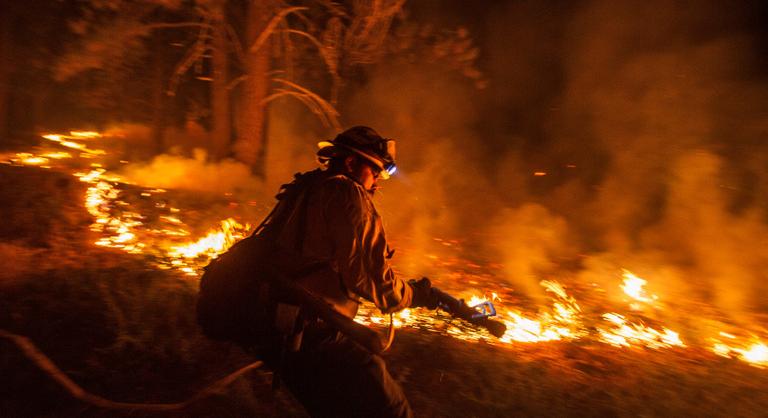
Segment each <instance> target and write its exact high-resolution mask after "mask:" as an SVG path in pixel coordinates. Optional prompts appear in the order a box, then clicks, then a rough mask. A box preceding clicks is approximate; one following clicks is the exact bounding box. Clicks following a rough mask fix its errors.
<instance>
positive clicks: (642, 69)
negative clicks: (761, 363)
mask: <svg viewBox="0 0 768 418" xmlns="http://www.w3.org/2000/svg"><path fill="white" fill-rule="evenodd" d="M487 13H488V17H489V18H488V22H489V26H488V27H486V28H474V31H475V32H474V33H476V34H477V36H478V39H479V46H480V48H481V50H482V51H483V56H484V58H483V59H484V65H485V71H486V72H487V75H488V77H489V81H490V85H489V88H488V89H487V90H485V91H478V90H476V89H475V88H474V87H473V86H472V85H471V84H470V83H468V82H466V80H462V79H461V78H460V77H459V76H457V75H455V74H452V73H451V72H450V71H447V70H445V69H444V68H442V67H441V66H440V65H439V63H424V62H419V61H418V60H411V61H408V60H405V59H403V60H395V61H393V62H389V63H388V64H387V66H386V68H384V67H382V68H379V69H378V70H377V71H374V72H373V74H372V77H371V78H370V79H369V80H368V82H367V83H366V84H365V85H364V86H363V87H362V88H360V89H358V91H357V92H356V93H355V94H354V95H353V96H352V97H350V98H347V103H346V109H345V112H344V115H345V124H346V125H347V126H351V125H355V124H367V125H371V126H373V127H375V128H376V129H378V130H379V131H380V132H381V133H382V134H383V135H385V136H391V137H394V138H397V139H399V140H400V141H399V143H398V145H399V150H398V151H399V158H398V159H399V163H400V167H401V174H400V175H399V177H398V179H395V180H391V181H389V182H386V183H384V184H383V186H384V187H383V189H382V190H381V192H380V197H379V207H380V210H381V212H382V214H383V216H384V219H385V222H386V225H387V227H388V233H389V236H390V239H391V241H393V242H394V243H395V244H396V245H395V246H396V247H397V244H398V243H401V244H403V245H402V248H404V249H406V250H407V251H404V252H402V253H400V254H398V255H397V257H396V259H395V264H396V265H397V266H398V268H400V269H401V270H402V271H403V272H404V273H405V274H408V275H417V274H431V275H433V277H435V279H436V281H437V282H438V283H439V281H440V275H441V274H443V273H445V271H441V267H440V266H439V265H437V264H435V263H433V262H432V261H431V260H432V259H430V258H429V256H430V255H435V254H437V255H447V254H449V251H450V249H449V248H446V247H445V246H443V245H440V242H438V241H436V240H435V238H440V239H456V240H460V241H462V242H464V243H465V244H466V245H465V248H469V250H468V253H467V254H463V256H465V257H467V258H469V259H473V258H474V259H477V260H479V261H485V262H496V263H501V264H502V265H503V267H504V269H503V271H504V277H501V278H500V280H506V281H508V284H509V285H511V286H512V287H513V288H515V289H517V290H518V291H520V292H521V293H523V294H526V295H528V296H530V297H534V298H535V297H537V296H539V295H540V293H541V292H540V290H539V286H538V281H539V280H541V279H544V278H549V277H556V278H560V279H561V280H564V281H566V282H568V281H569V280H571V281H572V280H576V281H578V283H581V284H587V283H596V284H598V285H600V286H601V287H603V288H604V289H607V290H608V293H609V294H610V293H612V292H614V291H618V285H619V283H620V281H621V269H622V268H627V269H630V270H632V271H634V272H636V273H637V274H638V275H641V276H644V277H646V278H647V279H648V280H649V282H650V284H649V286H650V287H651V289H652V290H653V291H654V292H655V294H658V295H659V296H660V297H661V298H663V299H664V300H667V301H674V303H680V304H683V303H684V302H683V301H690V303H691V304H698V303H705V304H708V305H711V306H714V307H715V309H716V310H717V311H718V312H719V315H724V316H729V317H730V319H732V320H734V321H738V320H739V319H740V318H739V317H740V316H741V314H742V313H746V312H755V311H761V312H765V311H766V310H767V308H768V307H766V305H765V301H764V300H765V298H763V297H762V296H761V295H763V294H764V293H765V290H766V284H765V283H767V282H768V281H767V280H766V274H767V273H766V271H768V269H766V267H768V250H766V249H767V248H768V245H766V244H768V243H767V242H766V237H767V236H768V234H766V232H768V230H767V229H768V226H767V225H766V221H767V220H768V211H767V209H768V205H767V203H768V201H767V198H766V196H768V193H766V191H767V190H768V173H767V172H766V167H768V152H767V151H768V149H766V148H767V147H768V146H767V145H766V143H765V142H764V141H761V138H765V137H766V134H768V124H766V122H765V121H766V120H768V119H766V114H765V110H764V109H768V74H766V73H765V71H764V69H763V68H761V66H760V64H761V62H762V60H763V58H762V53H761V49H760V47H761V46H762V45H761V44H760V42H764V41H763V40H760V39H759V38H758V35H757V34H755V33H753V32H750V28H754V27H756V26H755V25H756V22H755V21H753V20H754V19H753V17H751V16H750V12H749V11H747V12H744V13H743V14H742V15H738V14H730V15H729V16H731V17H729V18H728V19H724V18H722V17H721V14H720V12H719V9H718V8H717V5H716V4H715V3H714V2H712V3H710V4H705V3H702V5H701V7H697V8H696V9H692V8H689V7H684V6H682V5H677V4H676V3H673V2H663V1H652V2H620V3H619V2H610V1H592V2H576V3H569V4H568V5H567V6H565V5H559V6H558V5H552V4H547V5H541V4H539V3H537V2H519V3H509V4H508V5H495V6H488V9H487ZM649 22H652V28H651V27H649ZM750 25H751V26H750ZM471 30H472V28H471ZM289 125H290V124H289V123H285V124H282V125H281V126H282V127H283V128H284V127H286V126H289ZM273 130H274V131H276V132H277V131H280V129H278V128H274V129H273ZM292 131H293V132H296V131H297V130H296V129H295V128H294V129H292ZM299 136H301V135H299ZM304 138H306V140H304V139H302V140H301V141H303V142H302V144H303V145H301V146H300V147H299V148H300V149H302V150H304V151H306V152H309V153H311V152H312V151H310V150H311V146H310V145H308V144H312V143H313V141H316V140H317V139H318V138H316V137H313V138H311V139H310V138H307V137H306V136H305V137H304ZM299 148H296V147H295V146H294V147H293V148H290V149H291V150H292V151H283V152H285V153H288V154H285V155H294V154H293V152H294V151H295V150H296V149H299ZM286 149H287V148H286ZM271 152H278V151H277V150H275V147H273V148H272V149H271ZM536 173H538V174H536ZM573 283H576V282H573ZM685 303H688V302H685Z"/></svg>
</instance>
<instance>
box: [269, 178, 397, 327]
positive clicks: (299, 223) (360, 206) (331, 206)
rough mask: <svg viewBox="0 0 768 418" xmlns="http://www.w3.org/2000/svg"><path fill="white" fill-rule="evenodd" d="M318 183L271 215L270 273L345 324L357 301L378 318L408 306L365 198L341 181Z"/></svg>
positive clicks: (354, 185)
mask: <svg viewBox="0 0 768 418" xmlns="http://www.w3.org/2000/svg"><path fill="white" fill-rule="evenodd" d="M318 177H319V178H318V179H317V180H315V181H311V182H309V184H308V185H307V186H305V187H303V189H302V190H300V191H299V193H298V195H297V196H296V197H295V199H291V201H287V202H281V207H278V209H277V213H276V217H277V218H280V219H282V220H283V222H282V225H280V226H279V230H278V231H275V232H276V235H275V236H274V238H273V239H274V243H275V244H276V247H277V248H276V252H277V255H276V256H275V257H274V259H273V260H272V262H273V263H274V264H275V267H277V268H278V269H279V270H281V271H283V272H285V273H287V274H288V275H289V276H292V277H294V278H296V280H297V281H298V282H299V283H300V284H301V285H303V286H304V287H305V288H306V289H307V290H310V291H311V292H313V293H315V294H316V295H318V296H320V297H322V298H323V299H325V300H326V301H327V302H328V303H329V304H331V305H332V306H333V307H334V309H336V310H337V311H338V312H340V313H342V314H343V315H345V316H348V317H349V318H354V316H355V314H356V313H357V309H358V306H359V304H360V298H361V297H362V298H365V299H367V300H370V301H372V302H373V303H375V304H376V306H377V307H378V308H379V309H380V310H381V311H382V312H384V313H389V312H395V311H399V310H401V309H403V308H406V307H408V306H410V305H411V299H412V290H411V287H410V286H409V285H408V284H407V283H406V282H405V281H404V280H402V279H399V278H398V277H396V276H395V274H394V273H393V272H392V269H391V267H390V265H389V261H388V259H389V257H390V256H391V251H390V250H389V247H388V245H387V241H386V237H385V234H384V228H383V225H382V221H381V217H380V216H379V214H378V213H377V212H376V208H375V207H374V204H373V200H372V198H371V195H370V193H369V192H367V191H366V190H365V189H364V188H363V187H362V186H361V185H360V184H358V183H357V182H355V181H354V180H352V179H350V178H349V177H347V176H344V175H331V174H326V173H321V174H320V175H318Z"/></svg>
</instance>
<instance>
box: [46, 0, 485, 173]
mask: <svg viewBox="0 0 768 418" xmlns="http://www.w3.org/2000/svg"><path fill="white" fill-rule="evenodd" d="M405 1H406V0H352V1H348V2H334V1H324V0H323V1H321V0H295V1H283V0H243V1H227V0H198V1H195V2H180V1H170V0H144V1H141V2H131V1H126V0H112V1H109V0H99V1H95V0H94V1H92V2H86V3H85V8H84V12H83V13H82V16H81V18H80V19H79V20H78V21H77V22H74V23H73V25H72V26H73V27H74V28H79V30H80V32H81V33H82V38H81V39H82V40H81V43H80V45H79V47H78V48H76V49H74V50H73V52H72V53H70V54H69V55H68V56H67V58H66V59H64V60H62V61H61V62H60V64H59V66H58V69H59V71H58V73H59V75H60V77H61V78H67V77H71V76H75V75H78V74H83V73H86V72H89V71H109V68H110V66H113V67H114V65H115V64H114V63H120V62H126V60H127V59H128V58H129V57H137V56H144V55H146V54H143V53H141V52H140V51H141V50H142V48H146V47H147V45H155V48H156V52H155V54H154V56H155V57H156V58H155V62H154V68H157V67H158V66H162V63H163V60H162V59H161V58H159V57H162V56H163V54H162V52H161V51H162V50H163V49H164V48H165V47H166V45H167V44H168V38H167V37H166V38H163V37H162V36H161V35H159V34H161V33H167V32H163V31H177V32H176V34H177V36H178V35H181V34H185V35H186V36H187V39H189V40H190V41H191V42H188V43H189V45H187V46H186V50H185V52H184V54H183V56H182V57H180V59H179V60H178V62H177V64H176V65H175V69H174V70H173V71H172V74H171V75H170V78H169V81H168V86H167V89H164V90H165V91H166V92H167V93H168V94H170V95H171V96H173V95H174V94H176V93H177V92H178V90H179V87H180V85H182V84H184V83H185V82H186V83H190V82H191V78H190V77H188V74H189V72H190V71H195V72H196V73H197V77H195V78H194V79H195V80H199V79H204V80H206V81H208V82H209V83H210V85H209V86H210V94H209V99H208V101H207V107H208V109H209V110H210V112H209V114H210V123H209V125H210V132H211V142H210V146H209V149H210V151H211V152H210V155H211V157H212V158H215V159H220V158H224V157H227V156H229V155H232V154H234V156H235V157H236V158H237V159H238V160H240V161H242V162H244V163H246V164H248V165H249V166H250V167H251V168H252V169H253V171H254V172H255V173H257V174H263V161H264V157H265V154H266V150H267V139H266V126H267V122H268V120H267V114H268V113H267V107H268V105H269V103H271V102H272V101H274V100H278V99H282V98H293V99H297V100H299V101H300V102H301V103H303V104H304V105H306V107H307V108H308V109H309V110H310V111H311V112H313V113H314V114H315V115H316V116H317V117H318V118H319V119H320V120H321V121H322V122H323V123H324V124H325V125H326V126H328V127H331V128H334V129H338V128H339V125H340V124H339V113H338V111H337V109H336V107H337V105H338V98H339V92H340V90H341V89H342V88H343V85H344V80H345V78H348V77H352V76H353V75H354V74H355V71H356V70H357V69H358V68H361V67H364V66H365V65H369V64H373V63H376V62H378V61H379V60H380V59H381V58H382V57H383V56H386V55H387V54H388V53H393V52H394V53H402V51H403V50H404V49H406V48H419V47H423V46H424V45H425V44H428V43H432V44H433V45H431V47H433V49H434V50H437V49H439V48H440V47H441V45H442V47H443V49H447V50H448V52H446V53H444V54H443V55H453V56H459V55H462V59H463V60H464V61H466V62H469V64H473V63H474V58H475V57H476V55H477V54H476V50H475V49H474V48H473V47H472V46H471V40H470V39H469V38H468V36H467V35H466V32H461V31H459V32H456V33H457V34H458V36H457V37H456V36H454V37H451V36H443V37H442V38H440V37H439V36H437V37H436V36H432V38H429V37H428V36H424V34H425V33H429V31H426V32H425V31H423V30H413V29H412V28H414V27H416V26H414V25H408V24H406V23H405V22H404V21H403V19H402V16H403V13H402V12H403V7H404V4H405ZM394 26H398V28H399V29H400V30H399V31H393V30H392V29H393V27H394ZM406 37H407V38H409V39H410V41H409V42H403V40H404V39H405V38H406ZM454 38H458V42H454V43H453V44H451V43H450V42H447V41H446V39H447V40H451V39H454ZM142 39H143V40H144V42H140V41H141V40H142ZM393 40H394V41H397V42H391V41H393ZM158 45H159V46H158ZM446 45H447V47H446ZM457 45H458V46H461V48H458V47H457ZM457 51H458V53H457ZM470 66H471V65H470ZM162 77H163V75H162V72H160V71H155V80H161V79H162ZM156 84H161V83H160V82H159V81H158V82H157V83H156ZM157 91H158V88H157V87H156V88H155V92H156V94H155V95H154V97H155V100H154V102H153V103H154V104H153V106H154V107H155V111H154V113H153V115H154V117H155V119H154V123H155V125H156V130H159V129H162V125H163V119H162V117H160V116H159V115H162V114H163V110H162V109H161V108H163V107H167V103H164V101H163V100H162V98H161V97H159V96H158V95H157ZM235 99H237V100H235ZM233 107H234V111H233ZM233 114H234V115H235V117H233ZM233 124H234V126H233ZM158 137H160V138H161V137H162V135H158ZM233 138H234V143H233V141H232V139H233Z"/></svg>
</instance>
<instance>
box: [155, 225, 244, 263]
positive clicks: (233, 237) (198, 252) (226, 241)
mask: <svg viewBox="0 0 768 418" xmlns="http://www.w3.org/2000/svg"><path fill="white" fill-rule="evenodd" d="M250 228H251V226H250V225H248V224H245V225H242V224H240V223H239V222H237V221H236V220H234V219H232V218H228V219H225V220H223V221H221V225H220V226H219V228H216V229H214V230H213V231H211V232H209V233H208V235H206V236H205V237H203V238H200V239H199V240H197V241H195V242H193V243H189V244H185V245H180V246H175V247H172V248H170V250H168V252H167V256H168V257H169V258H170V259H171V264H172V265H173V266H176V267H178V268H180V269H181V270H182V271H183V272H185V273H187V274H189V275H196V274H197V272H196V271H195V269H194V268H193V267H192V266H191V265H190V264H189V263H190V262H192V261H194V260H195V259H198V258H200V257H203V258H205V259H206V260H209V259H212V258H216V257H218V256H219V254H221V253H223V252H224V251H226V250H227V249H228V248H229V247H231V246H232V245H233V244H234V243H235V242H237V240H239V239H241V238H243V237H244V236H245V233H246V232H248V230H249V229H250Z"/></svg>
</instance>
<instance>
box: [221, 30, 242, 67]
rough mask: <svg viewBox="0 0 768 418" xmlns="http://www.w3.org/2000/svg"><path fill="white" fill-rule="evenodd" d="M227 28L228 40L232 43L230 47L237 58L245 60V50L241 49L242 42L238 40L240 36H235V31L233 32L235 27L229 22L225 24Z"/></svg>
mask: <svg viewBox="0 0 768 418" xmlns="http://www.w3.org/2000/svg"><path fill="white" fill-rule="evenodd" d="M226 28H227V35H229V42H231V43H232V47H233V48H232V49H234V50H235V54H236V55H237V59H239V60H240V62H245V51H243V43H242V42H240V37H238V36H237V32H235V28H233V27H232V25H230V24H229V23H227V25H226Z"/></svg>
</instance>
